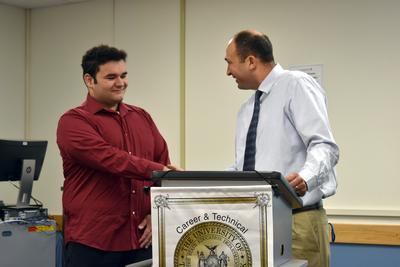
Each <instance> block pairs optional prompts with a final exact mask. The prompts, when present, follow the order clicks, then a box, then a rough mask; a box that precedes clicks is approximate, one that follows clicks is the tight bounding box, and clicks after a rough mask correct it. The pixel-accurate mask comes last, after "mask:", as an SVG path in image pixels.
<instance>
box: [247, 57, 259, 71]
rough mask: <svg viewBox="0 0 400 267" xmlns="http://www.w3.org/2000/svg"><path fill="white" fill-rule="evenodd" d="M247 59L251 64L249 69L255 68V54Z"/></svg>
mask: <svg viewBox="0 0 400 267" xmlns="http://www.w3.org/2000/svg"><path fill="white" fill-rule="evenodd" d="M246 60H247V62H248V63H247V64H248V66H249V69H250V70H254V69H255V68H256V63H257V59H256V58H255V57H254V56H252V55H250V56H248V57H247V59H246Z"/></svg>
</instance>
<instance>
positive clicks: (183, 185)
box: [151, 171, 307, 267]
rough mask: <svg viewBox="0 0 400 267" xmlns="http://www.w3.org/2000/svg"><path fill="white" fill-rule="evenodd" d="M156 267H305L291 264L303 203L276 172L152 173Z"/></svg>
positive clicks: (300, 264) (299, 261)
mask: <svg viewBox="0 0 400 267" xmlns="http://www.w3.org/2000/svg"><path fill="white" fill-rule="evenodd" d="M153 179H154V180H155V181H157V182H159V183H160V185H161V187H152V188H151V200H152V228H153V240H152V242H153V266H154V267H180V266H182V267H230V266H232V267H233V266H246V267H250V266H254V267H259V266H261V267H275V266H281V267H284V266H285V267H305V266H307V263H306V261H301V260H294V259H292V253H291V245H292V231H291V227H292V208H298V207H301V206H302V203H301V200H300V198H298V197H297V195H296V193H295V192H294V190H293V189H292V188H291V187H290V186H289V184H288V183H287V181H286V180H285V179H284V178H283V177H282V175H281V174H280V173H278V172H256V171H254V172H225V171H184V172H173V171H171V172H154V173H153Z"/></svg>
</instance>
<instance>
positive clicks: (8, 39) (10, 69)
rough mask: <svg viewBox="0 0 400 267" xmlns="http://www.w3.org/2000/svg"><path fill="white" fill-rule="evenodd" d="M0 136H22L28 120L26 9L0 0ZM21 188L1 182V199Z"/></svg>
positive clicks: (9, 199) (9, 197) (10, 197)
mask: <svg viewBox="0 0 400 267" xmlns="http://www.w3.org/2000/svg"><path fill="white" fill-rule="evenodd" d="M0 36H1V42H0V139H23V138H24V123H25V108H24V107H25V11H24V10H23V9H22V8H15V7H10V6H6V5H2V4H0ZM17 196H18V190H17V189H15V188H14V187H13V186H12V185H10V184H8V183H0V200H4V201H5V202H10V203H15V202H16V201H17Z"/></svg>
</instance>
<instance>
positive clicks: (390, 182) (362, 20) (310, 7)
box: [186, 0, 400, 216]
mask: <svg viewBox="0 0 400 267" xmlns="http://www.w3.org/2000/svg"><path fill="white" fill-rule="evenodd" d="M398 10H400V2H398V1H391V0H386V1H379V2H378V1H372V0H370V1H312V0H306V1H288V0H283V1H258V0H250V1H239V0H220V1H211V0H204V1H196V0H187V63H186V64H187V77H186V79H187V80H186V81H187V85H186V86H187V117H188V118H189V119H188V124H187V141H188V142H187V151H188V152H187V166H188V167H189V168H195V169H222V168H224V167H225V166H227V165H228V164H229V163H230V162H231V161H232V160H233V149H234V125H235V122H234V120H235V117H236V112H237V110H238V107H239V104H240V103H241V102H242V101H244V99H246V98H247V97H248V94H247V93H245V92H241V91H239V90H238V89H237V88H236V85H235V82H234V81H233V80H232V79H231V78H230V77H226V76H225V71H226V70H225V67H226V65H225V63H224V61H223V58H224V55H225V46H226V43H227V42H228V40H229V38H230V37H231V36H232V34H234V33H235V32H237V31H239V30H242V29H247V28H256V29H258V30H261V31H263V32H265V33H266V34H267V35H269V36H270V38H271V41H272V43H273V44H274V49H275V59H276V60H277V61H278V62H279V63H280V64H281V65H283V66H296V65H304V64H306V65H307V64H323V67H324V74H323V77H324V87H325V89H326V91H327V94H328V99H329V114H330V121H331V125H332V128H333V132H334V135H335V137H336V139H337V142H338V144H339V146H340V148H341V156H340V162H339V165H338V173H339V177H338V179H339V188H338V193H337V195H336V196H335V197H332V198H330V199H329V200H327V201H326V202H325V206H326V207H327V208H328V210H329V212H331V214H359V215H391V216H393V215H395V216H399V215H400V208H399V207H400V198H399V197H398V188H399V187H400V179H398V177H397V176H398V175H397V163H398V162H399V159H400V157H399V156H398V153H397V151H398V150H399V148H400V140H399V136H400V125H399V122H398V121H399V119H398V115H399V114H400V107H399V105H398V104H397V103H398V102H399V100H400V90H399V89H400V88H399V83H398V81H397V75H398V71H399V67H398V62H399V61H400V53H399V52H398V47H400V35H399V34H398V29H399V28H400V19H399V18H398V14H397V11H398Z"/></svg>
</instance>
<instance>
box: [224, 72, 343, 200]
mask: <svg viewBox="0 0 400 267" xmlns="http://www.w3.org/2000/svg"><path fill="white" fill-rule="evenodd" d="M258 90H260V91H263V92H264V93H263V95H262V96H261V107H260V115H259V121H258V127H257V140H256V164H255V169H256V170H257V171H278V172H280V173H282V175H283V176H286V175H288V174H289V173H292V172H298V173H299V174H300V176H301V177H302V178H303V179H304V180H305V181H306V183H307V186H308V192H307V193H306V194H305V195H304V196H303V197H302V200H303V205H305V206H307V205H311V204H315V203H317V202H318V201H320V200H321V199H322V198H326V197H328V196H331V195H333V194H335V192H336V187H337V183H336V172H335V169H334V166H335V165H336V163H337V162H338V159H339V148H338V146H337V144H336V143H335V140H334V139H333V136H332V133H331V130H330V125H329V121H328V114H327V108H326V96H325V92H324V90H323V89H322V88H321V86H320V85H319V84H318V83H317V82H316V81H315V80H314V79H313V78H312V77H310V76H309V75H307V74H305V73H303V72H299V71H288V70H284V69H282V67H281V66H280V65H279V64H277V65H276V66H275V67H274V68H273V69H272V71H271V72H270V73H269V74H268V75H267V77H266V78H265V79H264V81H263V82H262V83H261V85H260V86H259V88H258ZM253 106H254V94H253V95H252V96H251V97H250V98H249V99H248V100H247V102H245V103H244V104H243V105H242V107H241V108H240V110H239V113H238V117H237V126H236V153H235V164H234V165H233V166H232V168H231V169H233V170H242V169H243V159H244V151H245V147H246V136H247V130H248V128H249V125H250V121H251V117H252V114H253Z"/></svg>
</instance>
